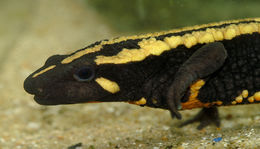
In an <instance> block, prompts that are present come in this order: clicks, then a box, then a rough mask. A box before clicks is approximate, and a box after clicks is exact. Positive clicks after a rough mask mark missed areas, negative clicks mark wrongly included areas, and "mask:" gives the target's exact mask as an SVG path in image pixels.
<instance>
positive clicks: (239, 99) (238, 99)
mask: <svg viewBox="0 0 260 149" xmlns="http://www.w3.org/2000/svg"><path fill="white" fill-rule="evenodd" d="M235 100H236V102H237V103H241V102H242V101H243V97H242V96H241V95H239V96H237V97H236V99H235Z"/></svg>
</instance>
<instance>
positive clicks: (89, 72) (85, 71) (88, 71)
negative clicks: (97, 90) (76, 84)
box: [73, 66, 95, 82]
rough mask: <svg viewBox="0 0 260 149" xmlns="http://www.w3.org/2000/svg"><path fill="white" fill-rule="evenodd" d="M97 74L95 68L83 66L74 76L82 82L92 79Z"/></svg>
mask: <svg viewBox="0 0 260 149" xmlns="http://www.w3.org/2000/svg"><path fill="white" fill-rule="evenodd" d="M94 76H95V72H94V69H93V68H92V67H87V66H86V67H82V68H80V69H79V70H78V71H76V73H74V75H73V77H74V78H75V79H76V80H77V81H80V82H85V81H91V80H92V79H93V78H94Z"/></svg>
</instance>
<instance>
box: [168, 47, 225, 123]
mask: <svg viewBox="0 0 260 149" xmlns="http://www.w3.org/2000/svg"><path fill="white" fill-rule="evenodd" d="M226 57H227V51H226V49H225V47H224V45H223V44H222V43H220V42H214V43H209V44H206V45H204V46H202V47H201V48H199V49H198V50H197V51H196V52H195V53H193V55H192V56H191V57H190V58H189V59H188V60H187V61H186V62H185V63H184V64H183V65H182V66H181V67H180V68H179V70H178V72H177V73H176V74H175V76H174V81H173V82H172V84H171V85H170V87H169V89H168V92H167V103H168V106H169V110H170V112H171V116H172V117H173V118H174V117H176V118H177V119H181V114H180V113H179V112H178V110H180V109H181V99H182V98H183V96H184V94H185V92H186V91H187V89H188V87H189V86H190V85H191V84H192V83H193V82H195V81H196V80H198V79H201V78H204V77H207V76H208V75H210V74H212V73H213V72H215V71H217V70H218V69H219V68H220V67H221V66H222V65H223V64H224V62H225V59H226Z"/></svg>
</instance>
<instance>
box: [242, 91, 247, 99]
mask: <svg viewBox="0 0 260 149" xmlns="http://www.w3.org/2000/svg"><path fill="white" fill-rule="evenodd" d="M242 97H243V98H247V97H248V90H243V91H242Z"/></svg>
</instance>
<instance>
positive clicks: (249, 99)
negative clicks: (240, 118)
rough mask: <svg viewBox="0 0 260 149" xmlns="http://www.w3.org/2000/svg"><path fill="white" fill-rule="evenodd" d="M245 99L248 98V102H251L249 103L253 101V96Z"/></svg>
mask: <svg viewBox="0 0 260 149" xmlns="http://www.w3.org/2000/svg"><path fill="white" fill-rule="evenodd" d="M247 100H248V101H249V102H251V103H252V102H254V101H255V99H254V96H250V97H248V98H247Z"/></svg>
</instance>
